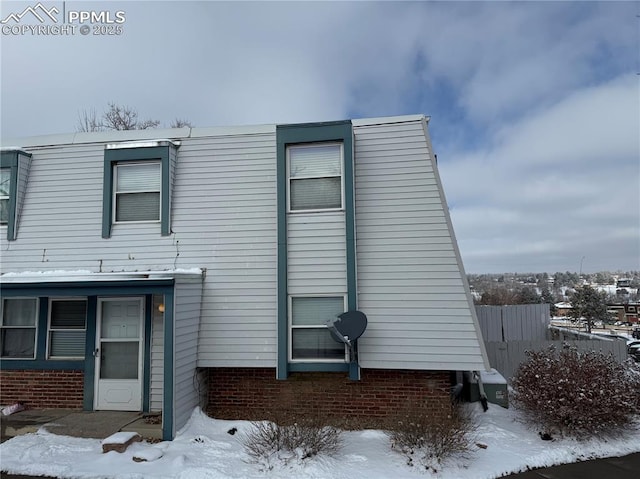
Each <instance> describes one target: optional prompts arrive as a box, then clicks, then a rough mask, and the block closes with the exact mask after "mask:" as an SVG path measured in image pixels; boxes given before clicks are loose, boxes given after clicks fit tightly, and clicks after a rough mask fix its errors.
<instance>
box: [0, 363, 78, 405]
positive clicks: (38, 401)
mask: <svg viewBox="0 0 640 479" xmlns="http://www.w3.org/2000/svg"><path fill="white" fill-rule="evenodd" d="M83 395H84V372H83V371H57V370H54V371H29V370H2V371H0V404H2V405H5V406H6V405H9V404H14V403H17V402H22V403H24V404H25V405H26V406H27V407H28V408H31V409H38V408H64V409H82V398H83Z"/></svg>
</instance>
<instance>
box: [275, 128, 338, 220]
mask: <svg viewBox="0 0 640 479" xmlns="http://www.w3.org/2000/svg"><path fill="white" fill-rule="evenodd" d="M334 145H337V146H339V147H340V207H338V208H313V209H296V210H294V209H292V208H291V181H296V180H313V179H321V178H337V177H338V176H337V175H321V176H315V175H309V176H296V177H294V178H292V177H291V153H290V152H291V149H292V148H293V149H295V148H296V147H305V148H308V147H314V146H318V147H321V146H334ZM286 156H287V212H288V213H293V214H296V213H318V212H326V211H344V143H342V142H341V141H322V142H314V143H297V144H293V145H288V146H287V153H286Z"/></svg>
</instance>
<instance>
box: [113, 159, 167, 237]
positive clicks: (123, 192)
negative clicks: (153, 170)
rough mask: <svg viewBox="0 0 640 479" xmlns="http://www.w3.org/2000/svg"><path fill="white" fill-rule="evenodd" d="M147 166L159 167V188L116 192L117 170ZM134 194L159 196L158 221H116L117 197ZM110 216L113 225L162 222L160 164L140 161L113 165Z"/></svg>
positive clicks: (158, 162)
mask: <svg viewBox="0 0 640 479" xmlns="http://www.w3.org/2000/svg"><path fill="white" fill-rule="evenodd" d="M140 165H143V166H148V165H160V188H159V189H157V190H151V189H149V190H139V191H118V168H127V167H129V166H140ZM136 193H158V194H159V195H160V201H159V204H158V219H157V220H138V221H122V220H120V221H117V219H116V218H117V217H118V212H117V204H118V203H117V201H116V199H117V196H118V195H119V194H136ZM111 201H112V212H113V213H112V214H113V219H112V222H113V224H116V225H117V224H128V225H130V224H140V223H151V224H157V223H160V222H161V221H162V162H161V161H156V160H146V161H145V160H142V161H117V162H114V163H113V194H112V198H111Z"/></svg>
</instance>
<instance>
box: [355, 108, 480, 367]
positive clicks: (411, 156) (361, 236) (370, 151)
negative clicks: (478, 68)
mask: <svg viewBox="0 0 640 479" xmlns="http://www.w3.org/2000/svg"><path fill="white" fill-rule="evenodd" d="M354 136H355V157H356V163H355V184H356V234H357V275H358V306H359V309H360V310H362V311H363V312H365V313H366V314H367V317H368V319H369V325H368V328H367V331H366V332H365V334H364V335H363V337H362V338H361V340H360V342H359V345H360V363H361V366H362V367H364V368H398V369H430V370H442V369H445V370H474V369H484V368H485V367H488V363H487V362H486V361H485V358H486V353H484V350H483V345H481V342H480V341H479V329H478V325H477V320H476V319H475V311H474V310H473V302H472V300H471V295H470V293H469V290H468V286H467V284H466V280H465V276H464V270H463V268H462V264H461V260H460V258H459V253H458V251H457V247H456V244H455V238H454V236H453V230H452V228H451V223H450V220H449V218H448V210H447V208H446V203H445V202H444V196H443V193H442V186H441V184H440V180H439V177H438V175H437V171H436V169H435V165H434V162H433V161H432V159H431V151H430V145H429V140H428V137H427V136H426V129H425V127H424V125H423V122H422V121H421V120H419V119H417V120H415V121H398V122H396V123H392V124H365V123H364V122H359V123H355V125H354Z"/></svg>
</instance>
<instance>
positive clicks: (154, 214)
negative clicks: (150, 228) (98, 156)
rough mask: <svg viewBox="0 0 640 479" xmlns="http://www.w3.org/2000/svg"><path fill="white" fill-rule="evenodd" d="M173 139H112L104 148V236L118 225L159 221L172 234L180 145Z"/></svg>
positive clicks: (123, 227) (167, 234) (164, 230)
mask: <svg viewBox="0 0 640 479" xmlns="http://www.w3.org/2000/svg"><path fill="white" fill-rule="evenodd" d="M179 145H180V143H179V142H175V141H170V140H149V141H133V142H122V143H109V144H107V145H105V148H104V175H103V190H102V237H103V238H105V239H106V238H111V233H112V230H113V228H114V225H119V226H117V228H120V229H126V228H130V227H131V226H129V225H130V224H131V223H157V224H158V225H159V233H160V234H161V235H162V236H169V235H170V234H171V214H170V213H171V198H172V187H173V184H174V175H175V171H176V164H177V163H176V162H177V159H178V147H179Z"/></svg>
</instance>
